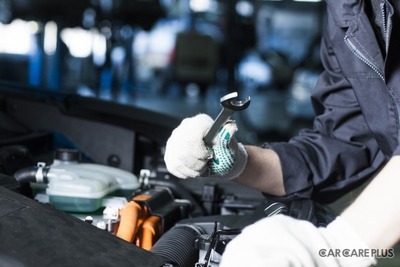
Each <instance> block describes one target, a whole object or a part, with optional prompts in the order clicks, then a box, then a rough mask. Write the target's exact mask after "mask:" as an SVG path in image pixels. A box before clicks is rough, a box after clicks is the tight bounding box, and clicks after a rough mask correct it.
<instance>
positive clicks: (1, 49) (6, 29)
mask: <svg viewBox="0 0 400 267" xmlns="http://www.w3.org/2000/svg"><path fill="white" fill-rule="evenodd" d="M37 30H38V25H37V23H35V22H26V21H23V20H14V21H12V22H11V23H10V24H1V23H0V36H1V37H2V38H1V41H0V53H6V54H18V55H28V54H30V52H31V51H32V48H33V41H34V34H35V33H36V32H37ZM15 33H18V34H15Z"/></svg>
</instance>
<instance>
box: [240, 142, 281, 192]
mask: <svg viewBox="0 0 400 267" xmlns="http://www.w3.org/2000/svg"><path fill="white" fill-rule="evenodd" d="M245 148H246V151H247V154H248V158H247V164H246V167H245V168H244V170H243V172H242V173H241V174H240V176H239V177H237V178H236V179H233V181H235V182H238V183H240V184H243V185H245V186H248V187H251V188H254V189H257V190H260V191H262V192H264V193H268V194H271V195H274V196H284V195H285V194H286V193H285V188H284V185H283V177H282V171H281V164H280V161H279V157H278V155H277V154H276V153H275V152H274V151H273V150H272V149H266V148H262V147H257V146H245Z"/></svg>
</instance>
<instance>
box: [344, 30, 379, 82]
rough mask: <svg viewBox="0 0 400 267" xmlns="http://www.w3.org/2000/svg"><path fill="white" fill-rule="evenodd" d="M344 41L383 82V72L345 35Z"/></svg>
mask: <svg viewBox="0 0 400 267" xmlns="http://www.w3.org/2000/svg"><path fill="white" fill-rule="evenodd" d="M344 42H345V44H346V45H347V47H348V48H349V49H350V50H351V51H352V52H353V53H354V54H355V55H356V57H358V58H359V59H360V60H361V61H362V62H364V63H365V64H367V65H368V66H369V67H370V68H371V69H373V70H374V71H375V72H376V74H378V76H379V77H380V78H381V79H382V80H383V81H384V82H385V76H384V75H383V73H382V72H381V71H380V70H379V69H378V68H377V67H376V66H375V65H374V64H373V63H372V62H371V61H370V60H368V59H367V58H366V57H365V56H364V55H363V54H362V53H361V52H360V50H358V49H357V48H356V46H355V45H354V44H353V43H352V42H351V41H350V40H349V37H348V36H347V35H346V36H345V37H344ZM385 83H386V82H385Z"/></svg>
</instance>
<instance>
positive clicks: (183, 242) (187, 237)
mask: <svg viewBox="0 0 400 267" xmlns="http://www.w3.org/2000/svg"><path fill="white" fill-rule="evenodd" d="M201 234H203V233H201V232H200V231H199V230H198V229H195V228H194V227H191V226H186V225H178V226H175V227H173V228H171V229H170V230H168V231H167V232H166V233H165V234H164V235H162V236H161V238H160V239H159V240H158V241H157V242H156V243H155V244H154V246H153V247H152V248H151V250H150V251H151V252H153V253H155V254H157V255H159V256H163V257H165V258H167V259H169V260H171V261H172V262H174V263H175V264H177V266H179V267H187V266H195V264H196V263H197V262H198V260H199V250H198V249H196V248H195V246H194V245H195V240H196V239H197V238H198V237H199V236H200V235H201Z"/></svg>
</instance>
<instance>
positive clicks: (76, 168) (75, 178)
mask: <svg viewBox="0 0 400 267" xmlns="http://www.w3.org/2000/svg"><path fill="white" fill-rule="evenodd" d="M80 158H81V157H80V153H79V152H78V151H76V150H65V149H63V150H58V151H57V152H56V153H55V158H54V161H53V164H52V165H51V166H50V169H49V171H48V174H47V177H48V180H49V183H48V186H47V189H46V194H47V195H48V197H49V202H50V203H52V204H53V205H54V206H55V207H56V208H57V209H60V210H64V211H71V212H92V211H95V210H97V209H99V208H100V207H102V203H103V199H104V197H106V196H109V195H119V196H120V195H125V196H128V195H130V194H132V192H133V191H134V190H136V189H138V188H139V186H140V184H139V182H138V179H137V177H136V176H135V175H134V174H132V173H130V172H128V171H125V170H121V169H118V168H115V167H110V166H106V165H101V164H93V163H80Z"/></svg>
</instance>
